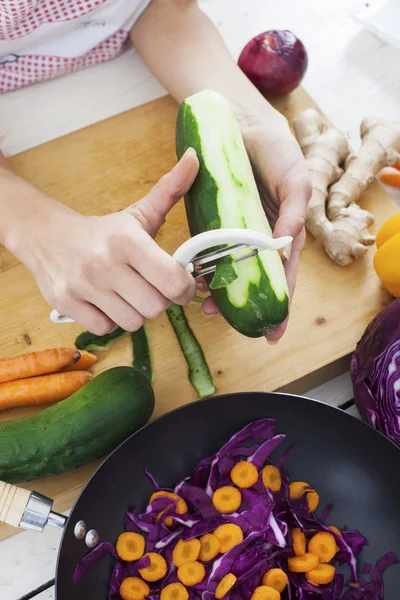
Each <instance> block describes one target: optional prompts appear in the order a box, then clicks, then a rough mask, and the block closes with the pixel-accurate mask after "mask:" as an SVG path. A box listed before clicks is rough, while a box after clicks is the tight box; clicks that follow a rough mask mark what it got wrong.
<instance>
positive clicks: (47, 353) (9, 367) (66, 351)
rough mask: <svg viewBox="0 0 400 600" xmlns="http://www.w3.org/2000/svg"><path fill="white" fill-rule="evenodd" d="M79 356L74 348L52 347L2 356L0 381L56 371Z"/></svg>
mask: <svg viewBox="0 0 400 600" xmlns="http://www.w3.org/2000/svg"><path fill="white" fill-rule="evenodd" d="M80 356H81V353H80V352H78V350H76V348H52V349H50V350H43V351H42V352H31V353H30V354H21V355H20V356H14V357H13V358H3V359H1V360H0V383H4V382H5V381H14V379H25V378H27V377H36V376H37V375H47V374H48V373H56V372H57V371H61V369H66V368H67V367H70V366H71V365H73V364H74V363H76V362H77V361H78V360H79V358H80Z"/></svg>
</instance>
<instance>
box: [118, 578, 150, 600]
mask: <svg viewBox="0 0 400 600" xmlns="http://www.w3.org/2000/svg"><path fill="white" fill-rule="evenodd" d="M149 594H150V587H149V586H148V585H147V583H145V582H144V581H143V579H139V577H127V578H126V579H124V580H123V582H122V583H121V586H120V588H119V595H120V596H121V598H122V599H123V600H145V598H146V596H148V595H149Z"/></svg>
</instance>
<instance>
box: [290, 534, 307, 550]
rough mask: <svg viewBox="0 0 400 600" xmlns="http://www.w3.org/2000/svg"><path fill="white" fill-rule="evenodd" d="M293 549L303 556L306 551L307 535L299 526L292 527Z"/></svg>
mask: <svg viewBox="0 0 400 600" xmlns="http://www.w3.org/2000/svg"><path fill="white" fill-rule="evenodd" d="M292 537H293V550H294V553H295V554H296V556H303V554H305V553H306V548H307V540H306V536H305V535H304V533H303V532H302V530H301V529H300V528H299V527H296V528H295V529H292Z"/></svg>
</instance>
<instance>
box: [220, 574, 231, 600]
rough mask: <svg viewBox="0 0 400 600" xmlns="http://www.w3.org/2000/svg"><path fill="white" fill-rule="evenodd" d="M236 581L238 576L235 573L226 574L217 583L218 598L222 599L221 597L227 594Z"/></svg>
mask: <svg viewBox="0 0 400 600" xmlns="http://www.w3.org/2000/svg"><path fill="white" fill-rule="evenodd" d="M235 583H236V577H235V576H234V575H233V573H228V574H227V575H225V577H223V578H222V579H221V581H220V582H219V584H218V585H217V589H216V590H215V597H216V598H217V600H221V598H223V597H224V596H226V594H227V593H228V592H229V590H230V589H231V588H232V587H233V586H234V585H235Z"/></svg>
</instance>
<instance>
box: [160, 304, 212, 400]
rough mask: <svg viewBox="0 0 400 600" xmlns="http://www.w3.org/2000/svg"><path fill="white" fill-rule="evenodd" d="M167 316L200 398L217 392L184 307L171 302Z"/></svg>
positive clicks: (189, 375) (190, 379)
mask: <svg viewBox="0 0 400 600" xmlns="http://www.w3.org/2000/svg"><path fill="white" fill-rule="evenodd" d="M167 316H168V319H169V322H170V323H171V325H172V327H173V329H174V331H175V335H176V337H177V339H178V342H179V345H180V347H181V350H182V352H183V355H184V357H185V360H186V362H187V365H188V377H189V381H190V383H191V384H192V386H193V387H194V389H195V390H196V392H197V394H198V396H199V398H204V397H205V396H211V395H212V394H215V392H216V391H217V388H216V387H215V385H214V382H213V380H212V376H211V372H210V369H209V367H208V364H207V361H206V359H205V356H204V353H203V350H202V348H201V346H200V344H199V342H198V341H197V339H196V337H195V335H194V333H193V331H192V329H191V327H190V325H189V323H188V321H187V319H186V315H185V312H184V310H183V308H182V307H181V306H178V305H177V304H171V306H170V307H169V308H168V309H167Z"/></svg>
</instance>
